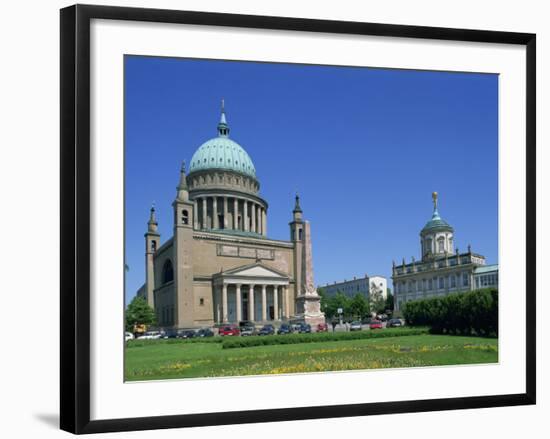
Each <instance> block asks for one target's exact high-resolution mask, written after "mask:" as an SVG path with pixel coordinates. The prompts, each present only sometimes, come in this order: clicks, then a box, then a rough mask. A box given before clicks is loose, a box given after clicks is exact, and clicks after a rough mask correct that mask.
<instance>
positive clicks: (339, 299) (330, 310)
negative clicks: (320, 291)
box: [324, 291, 350, 318]
mask: <svg viewBox="0 0 550 439" xmlns="http://www.w3.org/2000/svg"><path fill="white" fill-rule="evenodd" d="M349 302H350V300H349V299H348V298H347V297H346V296H345V295H344V294H342V292H340V291H337V292H336V294H335V295H334V296H332V297H329V298H327V300H326V307H325V309H324V311H325V314H326V316H327V317H328V318H334V317H338V308H342V311H343V314H344V316H345V315H346V314H349V313H350V307H349Z"/></svg>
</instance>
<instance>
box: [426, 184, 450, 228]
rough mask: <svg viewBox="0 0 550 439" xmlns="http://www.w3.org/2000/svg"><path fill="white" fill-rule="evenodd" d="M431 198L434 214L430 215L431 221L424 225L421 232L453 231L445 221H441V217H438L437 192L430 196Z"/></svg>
mask: <svg viewBox="0 0 550 439" xmlns="http://www.w3.org/2000/svg"><path fill="white" fill-rule="evenodd" d="M432 197H433V201H434V212H433V214H432V219H431V220H430V221H428V222H427V223H426V225H425V226H424V228H423V229H422V232H426V231H429V230H435V229H437V230H449V231H453V228H452V227H451V225H450V224H449V223H448V222H447V221H445V220H444V219H442V218H441V216H439V212H438V210H437V192H434V193H433V194H432Z"/></svg>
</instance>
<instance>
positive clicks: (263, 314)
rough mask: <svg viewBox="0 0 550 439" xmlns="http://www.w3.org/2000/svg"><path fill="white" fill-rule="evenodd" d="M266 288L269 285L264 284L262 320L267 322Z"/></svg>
mask: <svg viewBox="0 0 550 439" xmlns="http://www.w3.org/2000/svg"><path fill="white" fill-rule="evenodd" d="M266 288H267V285H262V322H265V321H266V320H267V307H266V305H267V303H266V302H267V300H266Z"/></svg>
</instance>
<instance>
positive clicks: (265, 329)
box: [258, 325, 275, 335]
mask: <svg viewBox="0 0 550 439" xmlns="http://www.w3.org/2000/svg"><path fill="white" fill-rule="evenodd" d="M273 334H275V328H274V327H273V325H264V326H262V329H260V330H259V331H258V335H273Z"/></svg>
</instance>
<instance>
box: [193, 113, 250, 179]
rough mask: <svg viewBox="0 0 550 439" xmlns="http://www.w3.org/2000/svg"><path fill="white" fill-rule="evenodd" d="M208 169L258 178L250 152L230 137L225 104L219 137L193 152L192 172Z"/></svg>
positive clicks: (219, 125) (219, 127)
mask: <svg viewBox="0 0 550 439" xmlns="http://www.w3.org/2000/svg"><path fill="white" fill-rule="evenodd" d="M207 169H222V170H226V171H235V172H239V173H241V174H244V175H248V176H249V177H252V178H254V179H255V178H256V168H255V167H254V163H252V160H251V159H250V156H249V155H248V153H247V152H246V151H245V150H244V149H243V147H242V146H241V145H239V144H238V143H237V142H235V141H233V140H231V139H230V138H229V125H228V124H227V121H226V118H225V110H224V109H223V104H222V114H221V119H220V123H219V124H218V137H214V138H213V139H210V140H207V141H206V142H204V143H203V144H202V145H201V146H200V147H199V149H197V151H195V154H193V158H192V159H191V164H190V166H189V172H190V173H191V172H196V171H203V170H207Z"/></svg>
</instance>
